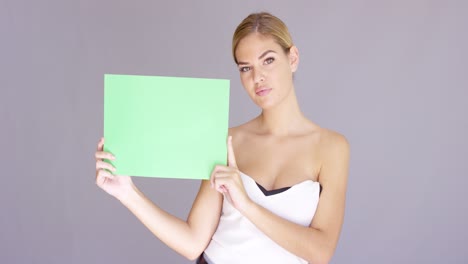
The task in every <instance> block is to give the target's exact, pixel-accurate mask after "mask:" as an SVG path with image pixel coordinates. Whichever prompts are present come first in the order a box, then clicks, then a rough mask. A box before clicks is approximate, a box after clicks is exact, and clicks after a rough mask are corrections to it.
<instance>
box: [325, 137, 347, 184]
mask: <svg viewBox="0 0 468 264" xmlns="http://www.w3.org/2000/svg"><path fill="white" fill-rule="evenodd" d="M320 152H321V158H322V168H321V173H320V175H319V178H320V179H321V180H331V178H330V177H332V178H335V177H338V178H342V177H344V178H347V171H348V166H349V156H350V146H349V142H348V140H347V139H346V137H345V136H343V135H342V134H340V133H338V132H336V131H333V130H330V129H325V128H321V129H320ZM335 179H336V178H335ZM336 180H338V179H336Z"/></svg>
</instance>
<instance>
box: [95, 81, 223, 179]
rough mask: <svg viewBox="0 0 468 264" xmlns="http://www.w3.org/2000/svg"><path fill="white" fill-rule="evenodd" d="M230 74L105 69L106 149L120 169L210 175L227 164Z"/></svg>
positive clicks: (172, 175)
mask: <svg viewBox="0 0 468 264" xmlns="http://www.w3.org/2000/svg"><path fill="white" fill-rule="evenodd" d="M228 116H229V80H220V79H201V78H179V77H159V76H135V75H115V74H106V75H104V138H105V144H104V151H108V152H111V153H112V154H114V155H115V157H116V159H115V160H113V161H108V162H110V163H111V164H113V165H114V166H115V167H116V169H117V171H116V172H115V173H114V174H117V175H130V176H143V177H161V178H184V179H209V177H210V174H211V171H212V169H213V167H214V166H215V165H216V164H224V165H225V164H226V153H227V149H226V139H227V133H228Z"/></svg>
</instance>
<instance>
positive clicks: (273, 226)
mask: <svg viewBox="0 0 468 264" xmlns="http://www.w3.org/2000/svg"><path fill="white" fill-rule="evenodd" d="M326 141H328V142H325V145H324V148H322V149H323V150H324V151H325V153H323V154H324V160H323V164H322V168H321V170H320V175H319V181H320V184H321V185H322V188H323V191H322V193H321V194H320V201H319V204H318V208H317V211H316V213H315V216H314V218H313V221H312V223H311V225H310V226H309V227H304V226H301V225H298V224H295V223H293V222H290V221H288V220H286V219H284V218H281V217H279V216H277V215H275V214H273V213H272V212H270V211H269V210H267V209H265V208H263V207H261V206H259V205H258V204H256V203H254V202H250V203H248V205H247V206H245V207H244V208H243V209H242V213H243V214H244V215H245V216H246V217H247V218H248V219H249V220H250V221H251V222H252V223H253V224H255V225H256V226H257V228H258V229H260V230H261V231H262V232H263V233H265V234H266V235H267V236H268V237H270V238H271V239H272V240H273V241H275V242H276V243H277V244H279V245H280V246H281V247H283V248H285V249H286V250H288V251H289V252H291V253H293V254H295V255H297V256H299V257H301V258H303V259H306V260H308V261H309V262H310V263H314V264H315V263H328V262H329V261H330V259H331V257H332V255H333V253H334V251H335V248H336V245H337V243H338V239H339V235H340V231H341V226H342V224H343V218H344V209H345V196H346V185H347V177H348V166H349V165H348V164H349V145H348V142H347V141H346V139H345V138H344V137H343V136H341V135H338V134H335V135H333V136H332V138H331V139H328V140H326Z"/></svg>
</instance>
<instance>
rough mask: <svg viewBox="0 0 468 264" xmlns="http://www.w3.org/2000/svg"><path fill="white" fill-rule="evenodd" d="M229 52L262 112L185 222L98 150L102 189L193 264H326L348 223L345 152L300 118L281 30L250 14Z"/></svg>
mask: <svg viewBox="0 0 468 264" xmlns="http://www.w3.org/2000/svg"><path fill="white" fill-rule="evenodd" d="M232 53H233V56H234V60H235V62H236V64H237V66H238V69H239V72H240V78H241V81H242V84H243V86H244V88H245V90H246V92H247V93H248V95H249V96H250V98H251V99H252V100H253V101H254V103H255V104H256V105H258V106H259V107H260V108H261V109H262V112H261V114H260V115H259V116H257V117H256V118H254V119H253V120H251V121H249V122H247V123H245V124H243V125H240V126H238V127H234V128H230V129H229V135H230V136H229V138H228V143H227V144H228V166H222V165H219V166H216V167H215V168H214V169H213V172H212V174H211V179H210V181H202V183H201V186H200V190H199V192H198V195H197V197H196V199H195V201H194V203H193V206H192V209H191V211H190V214H189V216H188V218H187V220H181V219H178V218H176V217H174V216H172V215H170V214H168V213H167V212H165V211H163V210H162V209H161V208H159V207H158V206H156V205H155V204H154V203H152V202H151V201H150V200H148V199H147V198H146V197H145V196H144V195H143V193H141V192H140V191H139V190H138V189H137V187H135V185H134V184H133V183H132V180H131V178H130V177H128V176H115V175H113V174H112V173H111V172H112V171H115V168H113V167H112V165H110V164H109V163H106V162H104V161H103V159H113V156H112V154H111V153H108V152H103V145H104V139H101V141H100V142H99V143H98V148H97V152H96V154H95V156H96V183H97V185H98V186H99V187H101V188H102V189H103V190H105V191H106V192H108V193H109V194H111V195H113V196H114V197H116V198H117V199H118V200H120V201H121V202H122V203H123V204H124V205H125V206H126V207H127V208H128V209H129V210H130V211H131V212H132V213H133V214H135V216H136V217H137V218H138V219H140V220H141V222H142V223H143V224H144V225H145V226H146V227H148V229H149V230H150V231H151V232H152V233H153V234H154V235H156V236H157V237H158V238H159V239H160V240H161V241H163V242H164V243H165V244H167V245H168V246H169V247H171V248H172V249H174V250H175V251H177V252H178V253H179V254H182V255H183V256H185V257H187V258H189V259H191V260H195V259H197V258H198V261H197V263H216V264H219V263H221V264H226V263H308V262H310V263H328V262H329V261H330V259H331V257H332V255H333V252H334V250H335V247H336V245H337V242H338V238H339V234H340V230H341V226H342V223H343V217H344V208H345V196H346V185H347V175H348V162H349V146H348V143H347V141H346V139H345V138H344V137H343V136H342V135H340V134H338V133H336V132H333V131H331V130H328V129H324V128H321V127H319V126H318V125H317V124H315V123H313V122H312V121H310V120H308V119H307V118H306V117H305V116H304V115H303V113H302V112H301V110H300V108H299V105H298V102H297V98H296V94H295V92H294V83H293V74H294V72H295V71H296V70H297V67H298V64H299V53H298V49H297V48H296V47H295V46H294V45H293V43H292V40H291V37H290V35H289V32H288V30H287V28H286V26H285V24H284V23H283V22H282V21H281V20H280V19H278V18H277V17H275V16H272V15H271V14H268V13H256V14H251V15H249V16H248V17H247V18H245V19H244V20H243V21H242V22H241V24H240V25H239V26H238V27H237V29H236V31H235V33H234V37H233V46H232Z"/></svg>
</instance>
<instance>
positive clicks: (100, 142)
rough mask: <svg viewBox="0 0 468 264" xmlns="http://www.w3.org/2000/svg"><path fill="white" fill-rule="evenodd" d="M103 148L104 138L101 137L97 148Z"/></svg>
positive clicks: (99, 149)
mask: <svg viewBox="0 0 468 264" xmlns="http://www.w3.org/2000/svg"><path fill="white" fill-rule="evenodd" d="M103 148H104V138H103V137H102V138H101V139H100V140H99V142H98V146H97V150H98V151H102V150H103Z"/></svg>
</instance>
